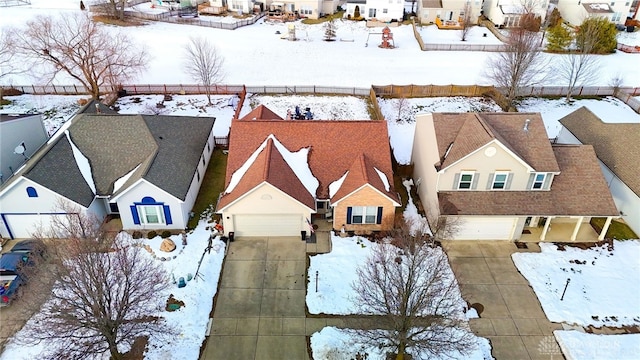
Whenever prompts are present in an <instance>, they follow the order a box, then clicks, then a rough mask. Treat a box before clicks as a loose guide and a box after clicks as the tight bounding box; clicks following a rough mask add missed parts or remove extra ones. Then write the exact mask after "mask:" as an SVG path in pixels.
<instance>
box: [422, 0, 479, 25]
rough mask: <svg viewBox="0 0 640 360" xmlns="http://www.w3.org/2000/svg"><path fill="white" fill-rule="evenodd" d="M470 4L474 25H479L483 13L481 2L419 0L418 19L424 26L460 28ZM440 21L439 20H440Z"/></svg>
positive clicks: (477, 0)
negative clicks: (466, 7)
mask: <svg viewBox="0 0 640 360" xmlns="http://www.w3.org/2000/svg"><path fill="white" fill-rule="evenodd" d="M467 4H469V8H470V9H471V14H470V17H469V19H470V20H471V23H472V24H477V23H478V16H480V12H481V11H482V1H480V0H471V1H467V0H418V11H417V14H418V18H419V19H420V22H421V23H422V24H436V23H437V24H438V27H441V28H447V27H453V28H456V27H459V26H460V25H461V24H460V23H461V22H462V20H463V19H464V17H465V13H464V11H465V6H466V5H467ZM438 19H439V20H438Z"/></svg>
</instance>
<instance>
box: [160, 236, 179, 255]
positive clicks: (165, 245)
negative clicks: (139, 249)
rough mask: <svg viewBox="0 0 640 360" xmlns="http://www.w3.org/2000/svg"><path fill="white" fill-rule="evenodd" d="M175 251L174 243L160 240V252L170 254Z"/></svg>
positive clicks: (169, 240)
mask: <svg viewBox="0 0 640 360" xmlns="http://www.w3.org/2000/svg"><path fill="white" fill-rule="evenodd" d="M175 249H176V243H174V242H173V240H171V239H164V240H162V244H160V251H164V252H172V251H173V250H175Z"/></svg>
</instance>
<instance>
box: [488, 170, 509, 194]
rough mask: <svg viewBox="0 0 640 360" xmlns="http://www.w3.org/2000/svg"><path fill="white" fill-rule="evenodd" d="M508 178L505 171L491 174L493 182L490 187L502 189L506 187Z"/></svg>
mask: <svg viewBox="0 0 640 360" xmlns="http://www.w3.org/2000/svg"><path fill="white" fill-rule="evenodd" d="M508 178H509V173H508V172H506V171H499V172H496V173H495V174H494V175H493V184H492V185H491V188H492V189H494V190H504V189H506V188H507V179H508Z"/></svg>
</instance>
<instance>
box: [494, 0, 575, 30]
mask: <svg viewBox="0 0 640 360" xmlns="http://www.w3.org/2000/svg"><path fill="white" fill-rule="evenodd" d="M576 1H578V0H576ZM548 7H549V0H541V1H523V0H485V1H484V2H483V5H482V11H483V13H484V16H486V17H487V18H488V19H489V20H491V22H493V23H494V24H495V25H496V26H504V27H517V26H520V20H521V18H522V15H524V14H526V13H527V12H529V13H534V14H535V15H536V16H539V17H540V19H541V21H542V22H544V20H545V18H546V16H547V9H548Z"/></svg>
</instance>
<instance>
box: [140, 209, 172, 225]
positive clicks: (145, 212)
mask: <svg viewBox="0 0 640 360" xmlns="http://www.w3.org/2000/svg"><path fill="white" fill-rule="evenodd" d="M136 208H137V209H138V215H139V217H140V223H141V224H152V225H165V224H166V222H165V220H164V209H163V207H162V205H137V206H136ZM152 212H154V213H155V214H154V213H152ZM147 216H155V217H157V218H158V221H157V222H155V221H149V219H148V218H147Z"/></svg>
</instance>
